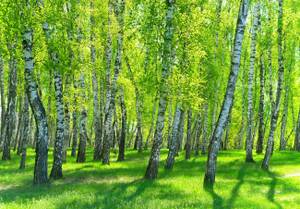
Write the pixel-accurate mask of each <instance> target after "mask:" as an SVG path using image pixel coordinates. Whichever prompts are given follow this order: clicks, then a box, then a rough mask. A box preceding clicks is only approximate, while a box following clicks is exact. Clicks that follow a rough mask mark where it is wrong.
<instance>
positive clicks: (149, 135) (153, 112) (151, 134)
mask: <svg viewBox="0 0 300 209" xmlns="http://www.w3.org/2000/svg"><path fill="white" fill-rule="evenodd" d="M156 106H157V104H156V98H155V99H154V101H153V107H152V117H151V126H150V130H149V133H148V136H147V139H146V143H145V147H144V149H145V150H147V149H148V144H149V141H150V138H151V137H153V129H154V119H155V113H156Z"/></svg>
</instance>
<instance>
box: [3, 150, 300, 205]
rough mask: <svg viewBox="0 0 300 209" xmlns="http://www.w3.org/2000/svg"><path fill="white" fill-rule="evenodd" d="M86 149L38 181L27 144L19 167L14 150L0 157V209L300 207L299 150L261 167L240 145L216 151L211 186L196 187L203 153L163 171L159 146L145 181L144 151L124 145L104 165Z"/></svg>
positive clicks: (201, 177) (198, 184)
mask: <svg viewBox="0 0 300 209" xmlns="http://www.w3.org/2000/svg"><path fill="white" fill-rule="evenodd" d="M87 154H88V156H87V162H86V163H83V164H77V163H75V159H73V158H71V157H69V158H68V163H66V164H64V166H63V170H64V178H63V179H62V180H58V181H55V182H51V184H49V185H47V186H41V187H34V186H33V185H32V176H33V163H34V152H33V151H32V150H30V151H29V154H28V155H29V156H28V161H27V168H26V169H25V170H24V171H20V170H18V166H19V157H18V156H15V155H14V157H13V159H12V161H10V162H3V161H0V209H10V208H15V209H26V208H32V209H50V208H55V209H67V208H74V209H91V208H108V209H114V208H121V209H135V208H136V209H143V208H151V209H152V208H153V209H161V208H170V209H175V208H178V209H183V208H186V209H191V208H204V209H208V208H215V209H216V208H242V209H246V208H255V209H256V208H262V209H272V208H291V209H299V208H300V153H294V152H282V153H274V156H273V157H272V161H271V164H272V165H271V171H270V172H266V171H263V170H261V169H260V164H261V160H262V156H255V159H256V160H257V162H256V163H255V164H246V163H244V153H243V152H241V151H227V152H221V153H220V155H219V158H218V169H217V178H216V184H215V187H214V190H213V191H205V190H204V189H203V187H202V183H203V174H204V169H205V160H206V156H199V157H197V158H192V159H191V160H189V161H185V160H184V159H183V156H180V157H178V158H177V161H176V163H175V167H174V169H173V170H172V171H165V170H164V168H163V165H164V160H165V159H166V154H167V151H166V150H163V151H162V157H161V165H160V170H159V178H158V179H157V180H155V181H149V180H144V179H143V178H142V177H143V175H144V172H145V168H146V165H147V160H148V156H149V152H145V153H143V154H138V153H136V152H135V151H128V152H127V153H126V161H125V162H121V163H119V162H115V160H116V155H115V154H112V163H111V165H110V166H103V165H101V163H100V162H93V161H92V150H88V152H87ZM49 156H50V158H49V160H50V161H52V156H51V155H49ZM49 165H51V162H49ZM50 168H51V166H49V171H50Z"/></svg>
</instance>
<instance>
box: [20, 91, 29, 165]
mask: <svg viewBox="0 0 300 209" xmlns="http://www.w3.org/2000/svg"><path fill="white" fill-rule="evenodd" d="M22 123H23V125H22V129H23V130H22V135H21V136H20V141H21V143H20V146H21V152H20V154H21V161H20V167H19V168H20V169H25V162H26V149H27V142H28V138H29V103H28V97H27V95H26V94H25V96H24V106H23V120H22Z"/></svg>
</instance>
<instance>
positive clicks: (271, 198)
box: [267, 171, 283, 209]
mask: <svg viewBox="0 0 300 209" xmlns="http://www.w3.org/2000/svg"><path fill="white" fill-rule="evenodd" d="M267 173H268V175H269V177H270V178H271V182H270V189H269V191H268V193H267V198H268V200H269V201H270V202H272V203H274V204H275V205H276V207H277V208H278V209H282V208H283V207H282V206H281V205H280V204H279V203H278V202H277V201H275V189H276V184H277V178H276V174H275V173H273V172H271V171H267Z"/></svg>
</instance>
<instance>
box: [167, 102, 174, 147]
mask: <svg viewBox="0 0 300 209" xmlns="http://www.w3.org/2000/svg"><path fill="white" fill-rule="evenodd" d="M168 108H169V113H168V144H167V147H168V149H169V148H170V145H171V141H172V123H173V121H172V119H173V118H172V114H173V110H172V109H173V105H172V100H170V101H169V104H168Z"/></svg>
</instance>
